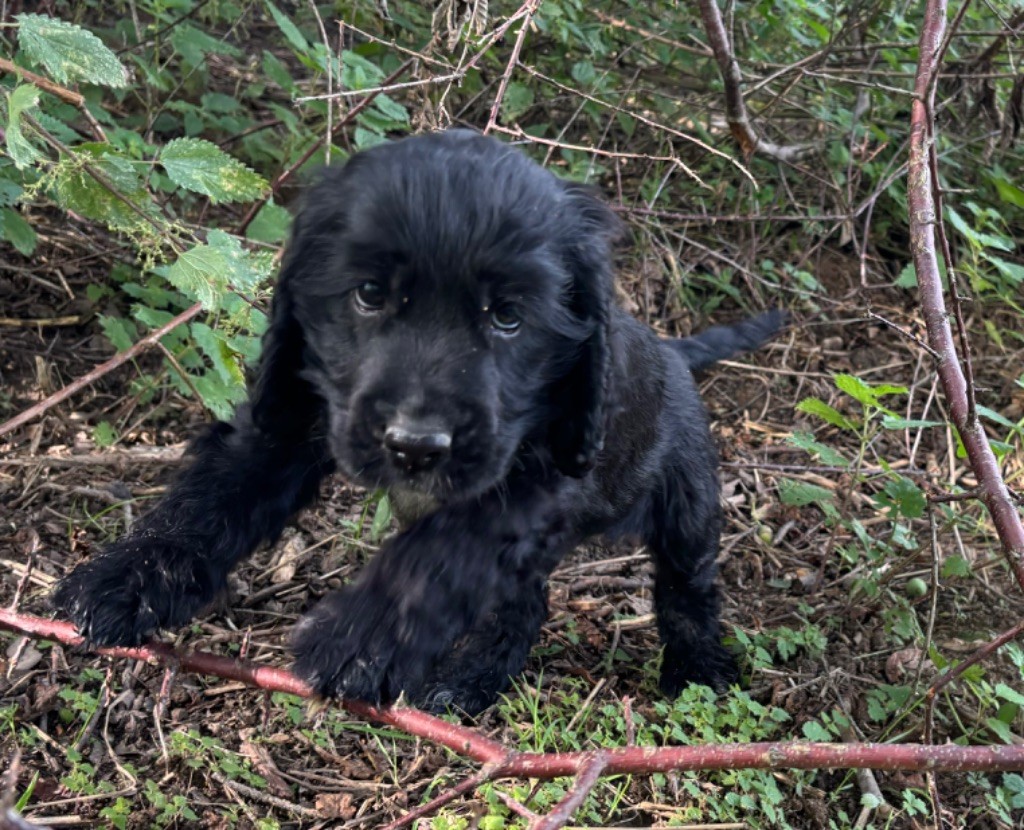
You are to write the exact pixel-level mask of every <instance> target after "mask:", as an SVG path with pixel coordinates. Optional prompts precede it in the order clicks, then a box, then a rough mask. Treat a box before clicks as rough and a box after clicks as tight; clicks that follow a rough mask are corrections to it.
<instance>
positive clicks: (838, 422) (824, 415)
mask: <svg viewBox="0 0 1024 830" xmlns="http://www.w3.org/2000/svg"><path fill="white" fill-rule="evenodd" d="M796 408H797V409H799V410H800V411H801V412H806V413H807V414H808V415H814V416H815V417H817V418H821V420H823V421H825V422H827V423H829V424H832V426H834V427H839V428H840V429H856V428H857V424H855V423H854V422H853V421H851V420H850V419H849V418H847V417H846V416H845V415H843V414H842V413H840V412H838V411H837V410H835V409H833V408H832V407H831V406H829V405H828V404H827V403H825V402H824V401H823V400H820V399H818V398H804V399H803V400H802V401H800V403H798V404H797V405H796Z"/></svg>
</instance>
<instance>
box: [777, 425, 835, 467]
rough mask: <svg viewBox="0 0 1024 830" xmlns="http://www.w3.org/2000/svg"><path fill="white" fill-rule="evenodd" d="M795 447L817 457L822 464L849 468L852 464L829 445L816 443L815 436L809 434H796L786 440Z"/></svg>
mask: <svg viewBox="0 0 1024 830" xmlns="http://www.w3.org/2000/svg"><path fill="white" fill-rule="evenodd" d="M786 440H787V441H788V442H789V443H790V444H792V445H793V446H794V447H799V448H800V449H802V450H805V451H806V452H808V453H811V454H812V455H817V456H818V457H819V458H820V459H821V460H822V462H824V463H825V464H829V465H832V466H835V467H849V466H850V462H849V461H848V460H847V459H846V456H844V455H843V454H842V453H841V452H838V451H837V450H834V449H832V447H830V446H828V445H827V444H822V443H821V442H820V441H815V440H814V436H812V435H811V434H810V433H808V432H794V433H793V434H792V435H790V436H789V437H788V438H787V439H786Z"/></svg>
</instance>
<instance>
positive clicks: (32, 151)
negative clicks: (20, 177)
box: [6, 84, 43, 170]
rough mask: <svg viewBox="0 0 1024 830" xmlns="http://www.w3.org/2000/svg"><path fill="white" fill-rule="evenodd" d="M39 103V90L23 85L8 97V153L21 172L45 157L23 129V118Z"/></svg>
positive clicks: (29, 85)
mask: <svg viewBox="0 0 1024 830" xmlns="http://www.w3.org/2000/svg"><path fill="white" fill-rule="evenodd" d="M38 103H39V90H38V89H36V88H35V87H34V86H32V85H31V84H21V85H20V86H17V87H15V88H14V91H13V92H11V93H10V94H9V95H8V96H7V128H6V129H7V152H8V153H9V154H10V156H11V161H13V162H14V166H15V167H17V168H18V169H19V170H24V169H25V168H26V167H30V166H31V165H33V164H35V163H36V162H37V161H39V159H41V158H42V157H43V154H42V153H41V152H39V150H37V149H36V148H35V147H34V146H33V145H32V143H31V142H30V141H29V140H28V138H26V136H25V134H24V133H23V132H22V129H21V116H22V114H24V113H25V112H26V111H27V110H30V109H32V108H33V107H35V106H36V105H37V104H38Z"/></svg>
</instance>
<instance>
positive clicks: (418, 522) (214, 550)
mask: <svg viewBox="0 0 1024 830" xmlns="http://www.w3.org/2000/svg"><path fill="white" fill-rule="evenodd" d="M619 234H620V229H619V223H618V221H617V219H616V218H615V216H614V215H613V213H612V212H611V210H610V209H609V208H608V207H606V206H605V205H604V204H603V203H601V202H600V201H598V200H597V199H596V198H594V196H593V195H592V193H591V191H590V190H589V189H587V188H585V187H581V186H579V185H577V184H572V183H568V182H563V181H560V180H559V179H557V178H555V177H554V176H553V175H552V174H551V173H549V172H548V171H546V170H544V169H542V168H541V167H539V166H538V165H537V164H535V163H534V162H532V161H530V160H529V159H528V158H527V157H526V156H525V155H523V154H522V153H520V152H519V151H517V150H515V149H513V148H511V147H509V146H507V145H505V144H502V143H501V142H499V141H497V140H495V139H492V138H486V137H483V136H481V135H478V134H475V133H472V132H469V131H461V130H455V131H449V132H444V133H438V134H432V135H423V136H418V137H414V138H407V139H404V140H401V141H396V142H393V143H389V144H385V145H381V146H377V147H374V148H373V149H371V150H367V151H365V152H362V153H359V154H357V155H355V156H354V157H353V158H352V159H351V160H350V161H349V162H348V163H347V164H345V165H344V166H342V167H338V168H332V169H328V170H326V171H325V172H324V174H323V176H322V179H321V180H320V182H319V183H318V184H317V185H316V186H315V187H313V188H312V190H311V191H310V192H309V194H308V198H307V199H306V201H305V206H304V207H303V209H302V210H301V212H300V213H299V215H298V217H297V219H296V221H295V228H294V231H293V235H292V239H291V243H290V245H289V247H288V253H287V256H286V259H285V262H284V265H283V268H282V270H281V276H280V279H279V282H278V286H277V290H276V293H275V295H274V300H273V311H272V314H271V322H270V327H269V330H268V331H267V334H266V336H265V338H264V344H263V356H262V359H261V362H260V366H259V371H258V374H257V376H256V379H255V382H254V383H253V384H252V387H251V390H250V397H249V402H248V404H247V405H245V406H243V407H241V408H240V409H239V411H238V414H237V415H236V416H235V418H234V420H233V421H231V422H230V423H218V424H216V425H214V426H213V427H212V429H210V430H209V432H208V433H207V434H206V435H205V436H203V437H202V438H200V439H199V440H198V441H197V442H196V443H195V445H194V447H193V453H194V458H193V460H192V462H191V464H190V465H189V466H188V467H187V469H185V470H184V472H183V473H182V475H181V476H180V477H179V479H178V480H177V483H176V484H175V485H174V486H173V488H172V489H171V490H170V492H169V493H168V494H167V495H166V496H165V497H164V499H163V500H162V501H161V502H160V503H159V504H158V505H157V506H156V507H155V509H154V510H152V511H151V512H150V513H149V514H148V515H147V516H145V517H144V518H143V519H142V520H140V521H139V523H138V524H137V525H136V527H135V528H134V529H133V530H132V532H131V533H130V534H129V535H128V536H126V537H125V538H123V539H120V540H119V541H117V542H115V543H114V544H113V545H111V546H110V547H109V548H107V549H106V550H104V551H103V552H101V553H100V554H98V555H97V556H95V557H94V558H93V559H92V560H91V561H88V562H86V563H85V564H82V565H80V566H79V567H78V568H76V569H75V570H74V571H73V572H72V573H71V574H70V575H69V576H68V577H66V578H65V579H64V580H63V581H62V582H61V583H60V585H59V586H58V588H57V591H56V594H55V597H54V600H55V604H56V606H57V607H58V608H59V609H60V610H61V611H63V612H64V613H65V614H67V615H68V616H70V618H71V619H72V620H74V622H75V623H76V624H77V626H78V628H79V630H80V631H81V632H82V634H83V635H85V636H86V637H87V638H88V639H89V640H91V641H92V642H93V643H96V644H103V645H113V644H121V645H129V644H137V643H140V642H142V641H143V640H145V639H146V638H148V637H149V636H150V635H151V634H153V633H154V632H155V631H156V630H157V629H160V628H174V627H177V626H181V625H184V624H185V623H187V622H188V621H189V620H191V619H192V618H193V617H194V616H195V615H196V614H197V613H198V612H199V611H200V610H201V609H202V608H203V607H204V606H205V605H207V604H208V603H209V602H210V601H211V600H212V599H213V598H214V596H215V595H216V594H217V593H218V592H219V591H221V590H222V589H223V588H224V586H225V583H226V577H227V574H228V572H229V571H230V570H231V568H232V567H234V566H235V565H236V564H237V563H238V562H239V561H240V560H241V559H243V558H244V557H246V556H248V555H249V554H250V553H251V552H252V551H253V549H254V548H256V547H257V546H258V545H260V544H261V543H264V542H268V541H273V540H275V539H276V538H277V537H278V535H279V534H280V533H281V530H282V528H283V527H284V525H285V522H286V521H287V520H288V518H289V517H290V516H291V515H292V514H294V513H295V512H296V511H297V510H299V509H300V508H302V507H304V506H305V505H307V504H309V503H310V502H311V501H312V500H313V499H314V497H315V495H316V493H317V491H318V487H319V484H320V482H321V480H322V479H323V478H324V476H326V475H329V474H330V473H331V472H333V471H335V470H338V471H340V472H341V473H342V474H343V475H344V476H345V477H347V478H348V479H349V480H351V481H354V482H357V483H359V484H363V485H366V486H367V487H386V488H388V489H389V491H390V492H391V493H392V496H393V498H394V500H395V502H396V505H397V507H398V508H399V512H400V513H405V514H409V513H412V514H414V517H413V520H412V521H411V523H410V524H408V526H406V527H405V528H404V529H403V530H402V531H401V532H399V533H397V534H396V535H395V536H393V537H391V538H390V539H388V540H387V541H386V542H385V543H384V544H383V545H382V547H381V549H380V552H379V553H378V554H377V555H376V556H375V557H374V559H373V560H372V561H371V562H370V564H369V565H368V566H367V567H366V568H365V569H364V570H363V571H362V573H361V574H360V575H359V577H358V578H357V579H356V580H355V581H354V582H353V583H352V584H350V585H348V586H347V587H345V588H344V589H342V590H341V591H338V592H337V593H334V594H331V595H329V596H327V597H326V598H324V599H323V600H322V601H321V602H320V603H319V604H318V605H317V606H316V607H314V608H313V609H312V610H311V611H310V612H309V613H307V614H306V615H305V616H304V617H303V618H302V619H301V620H300V621H299V623H298V625H297V627H296V629H295V632H294V636H293V640H292V648H293V650H294V653H295V658H296V662H295V669H296V671H297V672H298V674H299V675H300V676H302V677H303V678H305V679H306V680H308V681H309V682H310V683H311V684H312V685H313V687H315V688H316V689H317V690H318V691H319V692H321V693H322V694H324V695H344V696H350V697H353V698H358V699H361V700H366V701H371V702H374V703H388V702H391V701H394V700H395V699H396V698H397V697H398V696H399V695H400V694H401V693H403V692H404V693H405V694H406V696H407V698H408V699H409V700H410V701H412V702H414V703H416V704H419V705H421V706H424V707H427V708H433V709H437V708H443V707H444V706H446V705H454V706H457V707H459V708H461V709H463V710H465V711H467V712H471V713H472V712H478V711H480V710H481V709H483V708H485V707H487V706H488V705H490V704H491V703H493V702H494V701H495V699H496V697H497V696H498V694H499V693H500V692H501V691H502V690H504V689H505V688H507V686H508V683H509V678H510V677H512V676H515V675H517V674H518V673H519V672H520V671H521V670H522V667H523V665H524V662H525V660H526V657H527V653H528V652H529V650H530V648H531V646H532V644H533V643H534V641H535V640H536V638H537V635H538V631H539V629H540V626H541V624H542V623H543V621H544V619H545V615H546V613H547V600H546V580H547V577H548V575H549V574H550V573H551V571H552V569H553V568H554V567H555V566H556V565H557V564H558V562H559V561H560V560H561V559H562V557H563V556H564V555H565V553H566V552H567V551H569V550H571V549H572V548H573V547H574V546H575V545H577V544H579V543H580V542H581V541H583V540H584V539H586V538H587V537H589V536H592V535H594V534H604V535H606V536H610V537H615V536H620V535H623V534H629V535H632V536H635V537H639V539H641V540H642V541H643V542H644V543H645V544H646V545H647V547H648V548H649V550H650V552H651V555H652V556H653V557H654V560H655V563H656V574H657V575H656V584H655V592H654V601H655V606H656V611H657V618H658V630H659V632H660V635H661V640H662V642H663V643H664V660H663V664H662V670H661V686H662V688H663V689H664V690H665V692H666V693H667V694H670V695H673V694H675V693H677V692H678V691H679V690H680V689H681V688H682V687H683V686H684V685H685V684H687V683H706V684H709V685H711V686H714V687H716V688H719V689H721V688H723V687H726V686H728V684H730V683H732V682H733V681H734V680H736V679H737V670H736V665H735V663H734V660H733V658H732V656H731V655H730V654H729V652H728V651H727V650H726V649H725V648H724V647H723V645H722V642H721V631H720V627H719V600H718V595H717V590H716V586H715V556H716V554H717V552H718V542H719V531H720V526H721V513H720V508H719V488H718V480H717V471H716V467H717V461H716V454H715V448H714V444H713V443H712V440H711V436H710V435H709V433H708V427H707V419H706V417H705V413H704V409H703V407H702V405H701V401H700V399H699V397H698V393H697V389H696V387H695V385H694V381H693V377H692V375H691V370H694V369H697V368H701V367H704V366H707V365H708V364H710V363H712V362H714V361H715V360H718V359H721V358H723V357H726V356H728V355H730V354H732V353H733V352H735V351H737V350H741V349H752V348H755V347H757V346H759V345H760V344H761V343H762V342H763V341H765V340H766V339H767V338H768V337H770V336H771V335H772V334H773V333H774V332H775V330H776V329H777V328H778V327H779V326H780V325H781V324H782V322H783V318H782V315H781V314H780V313H779V312H768V313H766V314H763V315H761V316H760V317H756V318H753V319H751V320H748V321H746V322H742V323H739V324H737V325H734V326H727V327H717V328H713V329H710V330H708V331H706V332H704V333H703V334H700V335H698V336H697V337H694V338H689V339H683V340H677V339H668V340H666V339H662V338H659V337H658V336H657V335H655V334H654V332H653V331H651V330H650V329H649V328H648V327H647V326H644V325H642V324H640V323H638V322H636V321H635V320H633V319H632V318H631V317H630V316H629V315H628V314H626V313H625V312H624V311H622V310H620V309H619V308H617V307H616V306H615V305H614V303H613V288H612V245H613V242H614V241H615V239H616V238H617V237H618V236H619Z"/></svg>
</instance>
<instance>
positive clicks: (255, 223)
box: [245, 199, 292, 245]
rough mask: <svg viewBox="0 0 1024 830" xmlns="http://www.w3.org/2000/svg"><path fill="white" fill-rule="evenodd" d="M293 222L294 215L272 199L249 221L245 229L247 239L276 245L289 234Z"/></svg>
mask: <svg viewBox="0 0 1024 830" xmlns="http://www.w3.org/2000/svg"><path fill="white" fill-rule="evenodd" d="M291 223H292V215H291V214H290V213H289V212H288V211H287V210H285V209H284V208H283V207H281V206H280V205H276V204H274V201H273V200H272V199H271V200H270V201H268V202H267V203H266V204H265V205H264V206H263V207H261V208H260V210H259V213H257V214H256V216H255V217H254V218H253V220H252V222H250V223H249V227H248V228H246V229H245V236H246V238H247V239H255V240H256V241H258V242H267V243H269V244H271V245H276V244H278V243H280V242H284V240H285V239H286V238H287V236H288V228H289V227H290V226H291Z"/></svg>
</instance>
